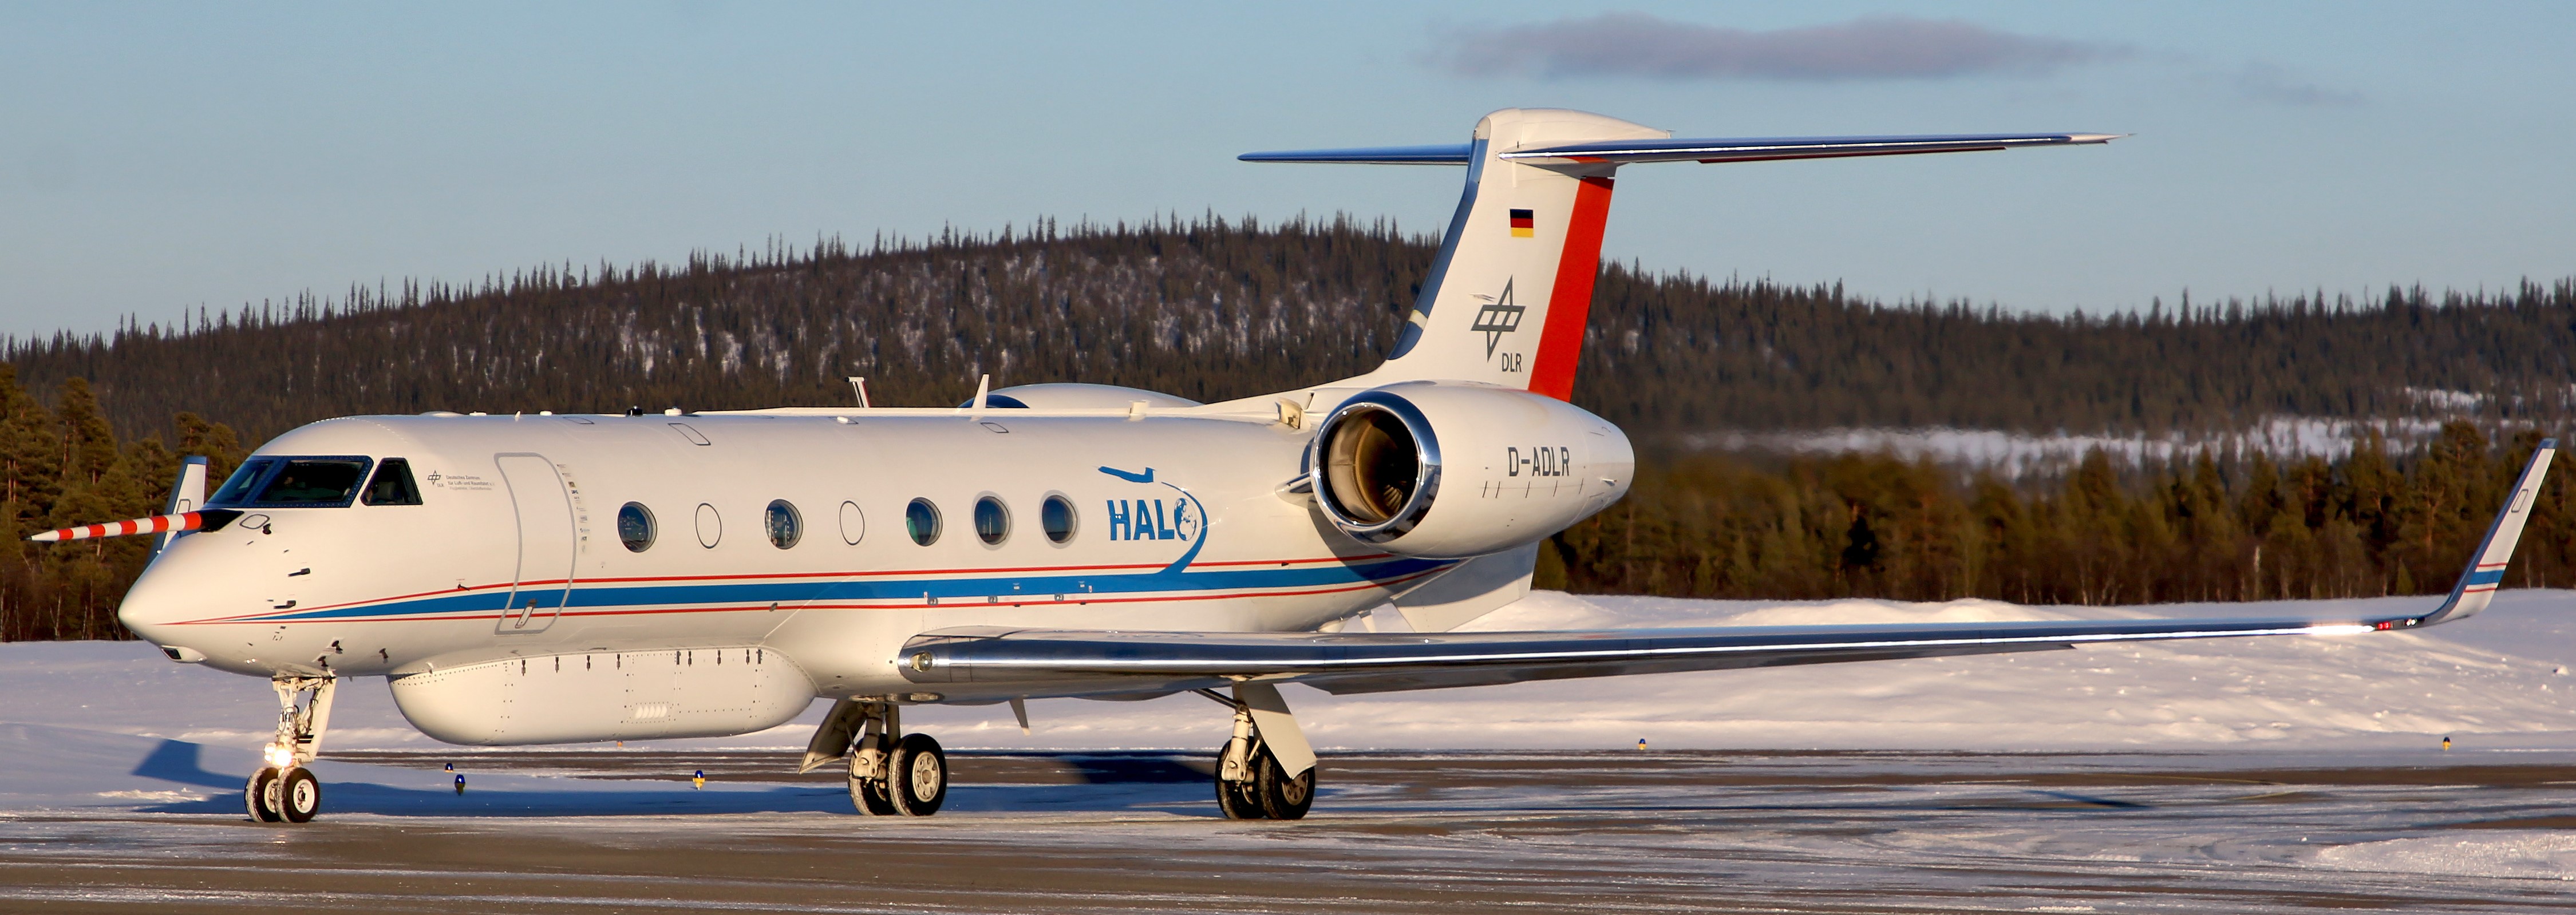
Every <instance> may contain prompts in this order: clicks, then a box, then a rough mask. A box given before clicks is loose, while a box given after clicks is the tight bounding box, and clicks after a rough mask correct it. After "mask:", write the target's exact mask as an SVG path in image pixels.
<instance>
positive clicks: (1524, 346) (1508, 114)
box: [1242, 108, 2113, 400]
mask: <svg viewBox="0 0 2576 915" xmlns="http://www.w3.org/2000/svg"><path fill="white" fill-rule="evenodd" d="M1671 137H1672V132H1671V131H1666V130H1657V129H1655V128H1652V127H1646V126H1643V125H1640V124H1631V123H1629V122H1627V121H1622V120H1619V119H1617V118H1610V117H1603V116H1601V115H1597V114H1587V113H1585V112H1581V111H1567V110H1563V109H1556V108H1506V109H1504V110H1501V111H1497V112H1494V113H1492V114H1488V115H1486V116H1485V117H1484V119H1483V120H1481V121H1478V122H1476V133H1475V138H1474V140H1473V141H1472V142H1470V143H1467V144H1465V145H1462V146H1402V147H1384V148H1377V149H1340V150H1316V151H1306V152H1266V153H1247V154H1245V155H1244V156H1243V157H1242V158H1243V159H1244V160H1246V161H1251V162H1349V163H1368V164H1381V165H1465V166H1467V190H1466V193H1465V194H1464V195H1462V196H1460V197H1459V199H1458V212H1457V215H1455V216H1453V217H1451V219H1450V221H1449V232H1448V234H1447V235H1446V236H1444V237H1443V238H1442V239H1441V242H1440V254H1439V257H1438V258H1437V259H1435V260H1433V261H1432V263H1431V273H1430V275H1429V276H1427V277H1425V278H1424V279H1423V282H1422V292H1421V294H1420V295H1419V296H1418V297H1416V298H1415V300H1414V304H1413V314H1412V317H1411V318H1410V319H1408V321H1407V322H1406V324H1405V328H1404V331H1403V335H1402V336H1400V337H1398V338H1397V340H1396V344H1395V351H1394V352H1393V353H1391V354H1389V355H1388V356H1387V361H1386V363H1385V364H1384V365H1381V366H1379V367H1378V369H1377V370H1376V371H1374V372H1371V373H1369V374H1368V375H1365V376H1362V377H1361V379H1359V380H1360V381H1362V382H1364V383H1368V384H1383V383H1386V382H1391V381H1410V380H1419V379H1437V380H1443V381H1476V382H1484V383H1488V384H1496V385H1502V386H1505V387H1512V388H1520V389H1523V390H1528V391H1533V392H1536V393H1540V394H1545V395H1547V396H1549V397H1554V398H1557V399H1559V400H1564V399H1567V398H1568V397H1569V396H1571V395H1572V394H1573V393H1574V368H1575V362H1576V360H1577V358H1578V357H1579V356H1580V355H1581V354H1582V350H1583V328H1584V321H1585V319H1586V318H1587V317H1588V316H1589V313H1590V312H1591V310H1592V280H1593V277H1594V276H1595V275H1597V274H1598V273H1599V272H1600V269H1601V233H1602V226H1603V225H1604V223H1606V222H1607V220H1608V219H1609V216H1610V182H1611V174H1612V173H1613V172H1615V171H1617V170H1618V167H1619V165H1620V164H1621V163H1627V162H1748V161H1763V160H1772V159H1813V158H1835V157H1844V156H1882V155H1901V154H1907V153H1931V152H1966V151H1972V150H1992V149H2009V148H2013V147H2017V146H2061V145H2068V144H2076V143H2101V142H2106V141H2108V140H2111V139H2113V136H2112V135H2110V134H1979V135H1955V136H1916V137H1785V138H1777V137H1775V138H1758V139H1718V140H1675V139H1671Z"/></svg>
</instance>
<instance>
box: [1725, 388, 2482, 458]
mask: <svg viewBox="0 0 2576 915" xmlns="http://www.w3.org/2000/svg"><path fill="white" fill-rule="evenodd" d="M2415 396H2416V397H2417V398H2418V399H2419V400H2421V401H2422V402H2424V403H2427V404H2429V405H2432V406H2435V407H2439V408H2444V409H2449V410H2460V409H2474V408H2475V406H2476V404H2477V403H2478V400H2477V399H2476V396H2475V395H2470V394H2466V393H2463V392H2459V391H2429V392H2427V391H2417V392H2415ZM2461 398H2468V399H2467V400H2461ZM2470 418H2471V419H2472V420H2473V421H2477V422H2479V423H2481V425H2482V426H2483V427H2484V428H2486V431H2487V433H2488V434H2489V435H2491V436H2499V437H2501V436H2503V435H2507V434H2510V432H2511V431H2512V430H2515V429H2520V428H2528V426H2527V425H2525V424H2518V423H2512V424H2498V423H2496V422H2493V421H2489V420H2478V419H2476V418H2475V417H2474V416H2473V415H2472V416H2471V417H2470ZM2441 428H2442V423H2441V421H2440V420H2435V419H2425V418H2420V417H2396V418H2387V419H2375V420H2353V419H2330V418H2323V417H2312V416H2274V417H2270V418H2267V419H2265V420H2263V421H2261V422H2259V423H2256V424H2254V425H2252V426H2248V427H2246V428H2243V429H2238V430H2234V431H2230V432H2224V433H2188V434H2186V433H2171V434H2162V435H2153V436H2150V435H2145V434H2141V433H2130V434H2125V435H2111V434H2095V435H2081V434H2074V433H2065V432H2061V433H2057V434H2053V435H2032V434H2028V433H2023V432H2006V431H2001V430H1995V429H1956V428H1949V427H1941V426H1931V427H1844V428H1832V429H1814V430H1805V431H1777V430H1772V431H1759V432H1756V431H1743V430H1718V431H1711V432H1701V433H1696V434H1692V435H1687V436H1684V437H1683V441H1684V442H1686V443H1688V444H1689V445H1690V446H1692V447H1695V448H1702V449H1707V450H1712V451H1768V452H1778V453H1784V454H1802V455H1829V454H1845V453H1862V454H1874V453H1879V452H1886V453H1890V454H1894V455H1896V456H1898V457H1903V458H1907V459H1913V460H1932V461H1937V462H1940V463H1944V464H1950V465H1953V466H1958V467H1965V468H1975V469H1984V468H1991V469H1993V470H1995V471H1997V472H1999V473H2001V474H2002V475H2004V476H2005V477H2022V476H2028V475H2033V474H2038V475H2056V474H2062V473H2065V472H2067V471H2068V470H2070V469H2072V468H2074V467H2075V465H2076V464H2077V463H2078V462H2080V461H2082V460H2083V459H2084V455H2085V453H2086V452H2089V451H2093V450H2095V449H2100V450H2101V451H2103V452H2104V453H2107V454H2109V455H2110V456H2111V457H2112V458H2113V459H2114V460H2118V461H2123V462H2128V463H2136V462H2140V461H2173V460H2178V459H2187V458H2189V457H2191V456H2192V455H2193V454H2194V453H2196V452H2198V451H2201V450H2202V449H2211V450H2227V449H2234V450H2236V451H2238V452H2242V453H2252V452H2258V451H2259V452H2262V453H2264V454H2267V455H2270V456H2272V458H2273V459H2274V460H2285V461H2286V460H2297V459H2300V458H2306V457H2322V458H2325V459H2327V460H2341V459H2342V458H2344V457H2346V456H2348V455H2350V454H2352V450H2353V448H2354V446H2355V445H2356V444H2358V443H2359V442H2361V441H2362V440H2363V439H2364V438H2365V437H2367V436H2368V435H2369V433H2371V432H2373V431H2377V432H2379V433H2380V434H2381V435H2382V436H2385V437H2386V440H2387V442H2388V445H2389V447H2391V448H2394V449H2401V450H2402V449H2405V448H2410V447H2414V446H2416V445H2420V444H2422V443H2423V442H2426V441H2429V440H2430V439H2432V437H2433V436H2434V435H2435V434H2436V433H2438V432H2440V431H2441Z"/></svg>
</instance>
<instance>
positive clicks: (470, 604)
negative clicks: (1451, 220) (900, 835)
mask: <svg viewBox="0 0 2576 915" xmlns="http://www.w3.org/2000/svg"><path fill="white" fill-rule="evenodd" d="M1453 561H1454V560H1440V559H1395V560H1389V561H1385V562H1376V563H1370V564H1367V565H1331V566H1309V567H1305V568H1294V567H1292V568H1270V569H1223V570H1209V571H1189V570H1165V571H1160V572H1130V573H1109V574H1071V575H1067V574H1046V575H996V576H990V577H976V578H885V579H862V580H842V581H828V580H825V581H813V580H807V581H745V582H702V583H689V584H628V583H619V584H611V585H598V586H589V585H582V584H580V583H579V582H575V583H574V587H573V589H572V591H571V595H570V601H569V603H566V604H565V605H564V609H566V610H572V611H581V610H605V609H615V608H620V607H669V606H681V605H730V606H748V605H761V604H778V605H780V606H784V607H799V606H803V605H805V604H808V603H818V602H820V603H831V602H840V601H887V600H893V601H901V600H923V599H925V598H940V599H943V600H945V599H953V598H961V597H971V598H983V597H995V596H1001V597H1011V596H1025V597H1028V598H1031V599H1039V598H1044V599H1050V600H1051V599H1053V598H1054V596H1055V595H1058V594H1062V595H1065V596H1066V597H1067V598H1068V599H1071V598H1074V597H1075V596H1077V595H1084V596H1090V595H1100V596H1114V595H1131V594H1147V593H1171V592H1191V591H1220V590H1261V589H1274V588H1312V587H1330V586H1334V585H1355V584H1362V583H1366V582H1372V581H1388V580H1392V579H1398V578H1404V577H1407V576H1411V575H1415V574H1418V573H1422V572H1428V571H1431V570H1434V569H1438V568H1442V567H1445V566H1447V565H1450V564H1451V563H1452V562H1453ZM522 600H523V601H524V600H535V601H538V607H539V608H540V609H554V608H555V607H556V605H557V604H558V602H561V601H563V600H564V592H563V590H562V589H560V588H555V587H545V588H538V589H531V590H529V591H525V592H522ZM510 603H511V600H510V592H509V591H506V590H500V589H495V590H490V591H479V592H475V593H470V594H449V595H439V596H436V597H415V598H410V599H406V600H397V601H388V602H385V603H380V604H361V605H356V606H347V607H328V608H321V609H315V610H308V611H304V612H300V613H278V614H270V615H264V616H259V617H253V618H250V619H245V620H237V621H236V622H276V621H280V620H321V619H374V618H381V617H393V616H450V615H456V614H476V613H483V614H489V613H498V612H500V611H501V609H502V608H503V607H504V606H507V605H509V604H510Z"/></svg>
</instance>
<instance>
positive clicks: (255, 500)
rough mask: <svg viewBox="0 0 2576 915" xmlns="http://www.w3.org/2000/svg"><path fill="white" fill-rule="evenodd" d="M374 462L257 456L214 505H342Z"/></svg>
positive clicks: (217, 492)
mask: <svg viewBox="0 0 2576 915" xmlns="http://www.w3.org/2000/svg"><path fill="white" fill-rule="evenodd" d="M371 463H373V462H372V461H370V460H369V459H367V458H363V457H256V458H252V459H250V460H248V461H244V462H242V466H241V469H240V470H236V471H233V475H232V477H231V478H230V479H227V480H225V481H224V485H223V488H221V489H217V490H215V494H214V496H213V497H212V498H209V499H207V500H206V504H207V505H210V506H217V505H220V506H227V507H237V508H338V507H342V506H346V505H348V504H349V502H350V500H352V499H354V498H356V496H357V494H358V484H360V483H361V482H364V481H365V480H366V478H367V467H368V466H369V465H370V464H371Z"/></svg>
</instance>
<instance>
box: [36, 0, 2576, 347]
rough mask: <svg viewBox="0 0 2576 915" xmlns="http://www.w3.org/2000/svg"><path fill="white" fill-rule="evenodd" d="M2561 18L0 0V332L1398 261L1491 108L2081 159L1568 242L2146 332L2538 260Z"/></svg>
mask: <svg viewBox="0 0 2576 915" xmlns="http://www.w3.org/2000/svg"><path fill="white" fill-rule="evenodd" d="M2569 35H2576V4H2563V3H2480V4H2389V3H2266V4H2259V5H2258V4H2240V3H2206V4H2161V5H2148V4H2119V5H2113V4H2070V3H1835V2H1815V3H1798V4H1778V3H1687V4H1682V3H1673V4H1659V3H1629V4H1618V5H1608V6H1576V5H1570V4H1564V3H1516V2H1487V3H1477V4H1472V5H1455V6H1443V5H1417V4H1406V3H1395V2H1376V3H1365V4H1332V3H1322V4H1297V5H1286V4H1279V5H1260V6H1255V5H1230V4H1204V3H1193V4H1168V5H1151V4H1146V5H1128V6H1095V5H1076V4H1053V5H1026V6H1022V5H953V6H952V5H937V4H907V5H885V6H882V7H877V6H855V5H843V4H830V5H810V6H809V5H771V4H747V3H743V4H736V3H695V2H683V3H662V4H647V3H634V4H602V5H531V4H493V5H467V4H449V5H439V6H415V7H398V6H390V5H373V4H369V5H343V4H311V5H303V4H282V5H281V4H245V3H235V4H221V5H217V4H173V5H107V4H16V3H5V4H0V332H10V333H20V334H25V333H44V332H50V331H53V330H56V329H62V328H70V329H76V330H90V329H98V328H103V327H109V326H112V325H113V324H114V322H115V320H116V319H117V316H119V315H125V314H133V315H138V316H140V317H141V318H142V319H144V320H148V321H149V320H158V321H167V320H169V319H170V318H171V317H173V316H175V315H177V314H179V313H180V312H182V311H183V310H187V311H193V310H194V309H195V308H196V307H197V306H198V305H201V304H202V305H206V306H210V307H218V308H221V307H238V306H239V305H240V304H241V303H242V302H244V301H256V300H259V299H263V298H278V297H284V296H290V295H293V294H294V293H296V292H297V291H299V290H304V289H312V290H315V291H318V292H323V293H326V294H328V293H336V292H337V291H338V290H341V289H344V288H346V287H347V286H348V285H349V284H351V283H360V284H365V285H374V284H375V283H377V282H378V281H379V280H399V279H401V278H404V277H421V278H437V279H446V280H468V279H472V278H475V277H479V276H481V275H483V274H485V273H487V272H493V271H500V272H507V271H509V270H512V269H516V268H521V267H526V266H529V265H533V264H539V263H562V262H565V261H572V262H576V263H596V262H599V261H601V260H603V259H605V260H609V261H614V262H618V263H628V262H633V261H637V260H642V259H648V258H649V259H664V260H669V259H676V258H680V257H684V256H686V255H687V253H688V252H690V251H692V250H719V251H727V252H730V251H732V250H734V249H736V248H737V247H738V246H744V245H748V246H752V247H758V246H760V245H761V244H762V243H763V242H764V241H765V240H766V239H769V238H771V237H781V238H784V239H787V240H789V241H791V242H797V243H806V242H810V241H812V240H813V239H814V238H815V237H817V236H818V235H831V234H838V235H841V236H843V237H846V238H855V239H862V240H863V239H866V238H868V237H870V236H871V235H874V234H875V233H878V232H886V233H891V234H898V235H913V236H918V235H921V234H924V233H932V232H936V231H938V230H939V229H940V228H941V227H942V226H944V225H955V226H958V227H961V228H966V229H972V230H979V231H980V230H992V229H997V228H1000V227H1001V226H1002V225H1004V224H1005V223H1019V224H1025V223H1027V222H1028V221H1029V220H1031V219H1032V218H1037V217H1046V216H1052V217H1057V218H1059V219H1063V220H1066V221H1072V220H1076V219H1081V218H1086V217H1087V218H1090V219H1093V220H1096V221H1108V220H1119V219H1125V220H1136V219H1140V218H1147V217H1151V216H1153V215H1155V214H1158V213H1169V212H1179V213H1183V214H1197V213H1200V212H1203V211H1209V210H1213V211H1215V212H1217V213H1220V214H1225V215H1229V216H1231V215H1241V214H1254V215H1258V216H1261V217H1263V218H1277V217H1284V216H1290V215H1294V214H1297V213H1300V212H1304V213H1310V214H1331V213H1334V212H1337V211H1346V212H1350V213H1353V214H1356V215H1360V216H1363V217H1376V216H1389V217H1393V218H1395V219H1397V220H1399V221H1400V222H1401V224H1403V225H1404V226H1406V227H1408V228H1413V229H1419V230H1425V231H1429V230H1436V229H1437V228H1439V224H1440V222H1441V221H1442V220H1443V219H1444V218H1445V217H1446V215H1447V212H1448V210H1449V208H1450V207H1451V206H1452V205H1453V204H1454V203H1455V200H1456V193H1457V187H1456V184H1457V181H1458V179H1459V178H1460V175H1459V174H1458V173H1457V172H1456V171H1454V170H1451V169H1442V168H1372V167H1362V166H1283V165H1250V164H1244V163H1238V162H1235V161H1234V160H1233V156H1234V155H1235V154H1236V153H1240V152H1244V151H1247V150H1254V149H1277V148H1289V147H1298V146H1346V145H1369V144H1388V143H1423V142H1446V141H1455V140H1459V139H1463V138H1464V136H1465V134H1466V132H1467V130H1468V129H1469V128H1470V127H1471V126H1472V125H1473V124H1474V122H1475V120H1476V118H1477V116H1479V115H1480V114H1482V113H1483V112H1485V111H1487V110H1491V109H1494V108H1499V107H1506V106H1514V105H1528V106H1562V107H1573V108H1582V109H1586V110H1592V111H1598V112H1602V113H1605V114H1610V115H1614V116H1618V117H1623V118H1627V119H1630V120H1634V121H1639V122H1643V123H1647V124H1651V125H1655V126H1658V127H1664V128H1669V129H1671V130H1673V131H1675V132H1676V133H1677V134H1678V135H1681V136H1748V135H1749V136H1763V135H1775V136H1776V135H1798V134H1829V133H1888V132H1968V131H1989V130H2066V131H2102V132H2116V133H2131V134H2136V136H2133V137H2130V138H2128V139H2124V140H2121V141H2119V142H2116V143H2113V144H2111V145H2110V146H2108V147H2089V148H2081V149H2065V150H2027V151H2019V152H2006V153H1979V154H1972V155H1960V156H1927V157H1919V158H1902V159H1881V160H1864V161H1839V162H1836V161H1826V162H1789V163H1766V164H1743V165H1725V166H1698V165H1662V166H1643V167H1634V168H1631V169H1629V170H1627V171H1626V172H1623V174H1622V180H1621V182H1620V189H1619V198H1618V200H1617V202H1616V203H1615V204H1614V207H1613V211H1612V220H1611V228H1610V233H1609V236H1608V239H1607V242H1606V244H1605V247H1604V255H1605V256H1606V257H1613V258H1617V259H1620V260H1635V261H1638V262H1641V263H1643V264H1644V265H1646V266H1647V267H1649V268H1652V269H1687V270H1691V271H1695V272H1699V273H1705V274H1714V275H1719V276H1726V275H1741V276H1747V277H1755V276H1768V277H1772V278H1775V279H1778V280H1782V281H1788V282H1796V283H1811V282H1819V281H1834V280H1840V281H1843V282H1845V283H1846V284H1847V285H1848V286H1849V287H1850V288H1852V289H1854V290H1856V291H1859V292H1861V293H1864V294H1868V295H1874V296H1879V297H1882V298H1887V299H1900V298H1905V297H1909V296H1911V297H1920V296H1925V295H1931V296H1938V297H1942V298H1953V297H1962V298H1968V299H1972V300H1974V301H1977V302H1980V303H1985V302H1995V303H1999V304H2002V305H2004V306H2005V307H2008V308H2020V309H2033V310H2047V311H2063V310H2067V309H2071V308H2077V307H2081V308H2085V309H2088V310H2096V309H2104V308H2115V309H2116V308H2132V307H2143V306H2144V305H2145V304H2146V303H2147V302H2148V301H2149V300H2150V298H2151V297H2156V296H2162V297H2164V298H2165V299H2166V300H2167V301H2168V302H2170V301H2172V300H2173V298H2174V297H2175V296H2176V295H2178V294H2179V293H2180V292H2181V291H2182V290H2184V289H2185V288H2188V289H2190V290H2191V291H2192V293H2193V295H2194V296H2195V297H2196V298H2199V297H2214V296H2226V295H2261V294H2263V293H2265V292H2266V291H2267V290H2277V291H2282V292H2289V291H2295V290H2307V289H2317V288H2323V289H2325V290H2328V291H2330V292H2337V291H2353V292H2360V291H2367V290H2376V289H2379V288H2383V287H2385V286H2387V285H2388V284H2391V283H2398V284H2416V283H2422V284H2425V285H2429V286H2434V287H2445V286H2448V287H2460V288H2475V287H2478V286H2481V285H2484V286H2486V287H2489V288H2493V287H2496V286H2499V285H2509V284H2512V283H2514V282H2516V281H2517V280H2519V279H2521V278H2523V277H2533V278H2541V279H2549V278H2557V277H2562V276H2567V275H2576V222H2571V220H2576V177H2571V175H2576V168H2571V167H2570V166H2569V164H2568V162H2567V159H2568V155H2569V151H2570V150H2571V149H2576V60H2571V56H2570V55H2568V54H2566V53H2565V48H2564V44H2565V41H2566V39H2567V36H2569Z"/></svg>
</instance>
